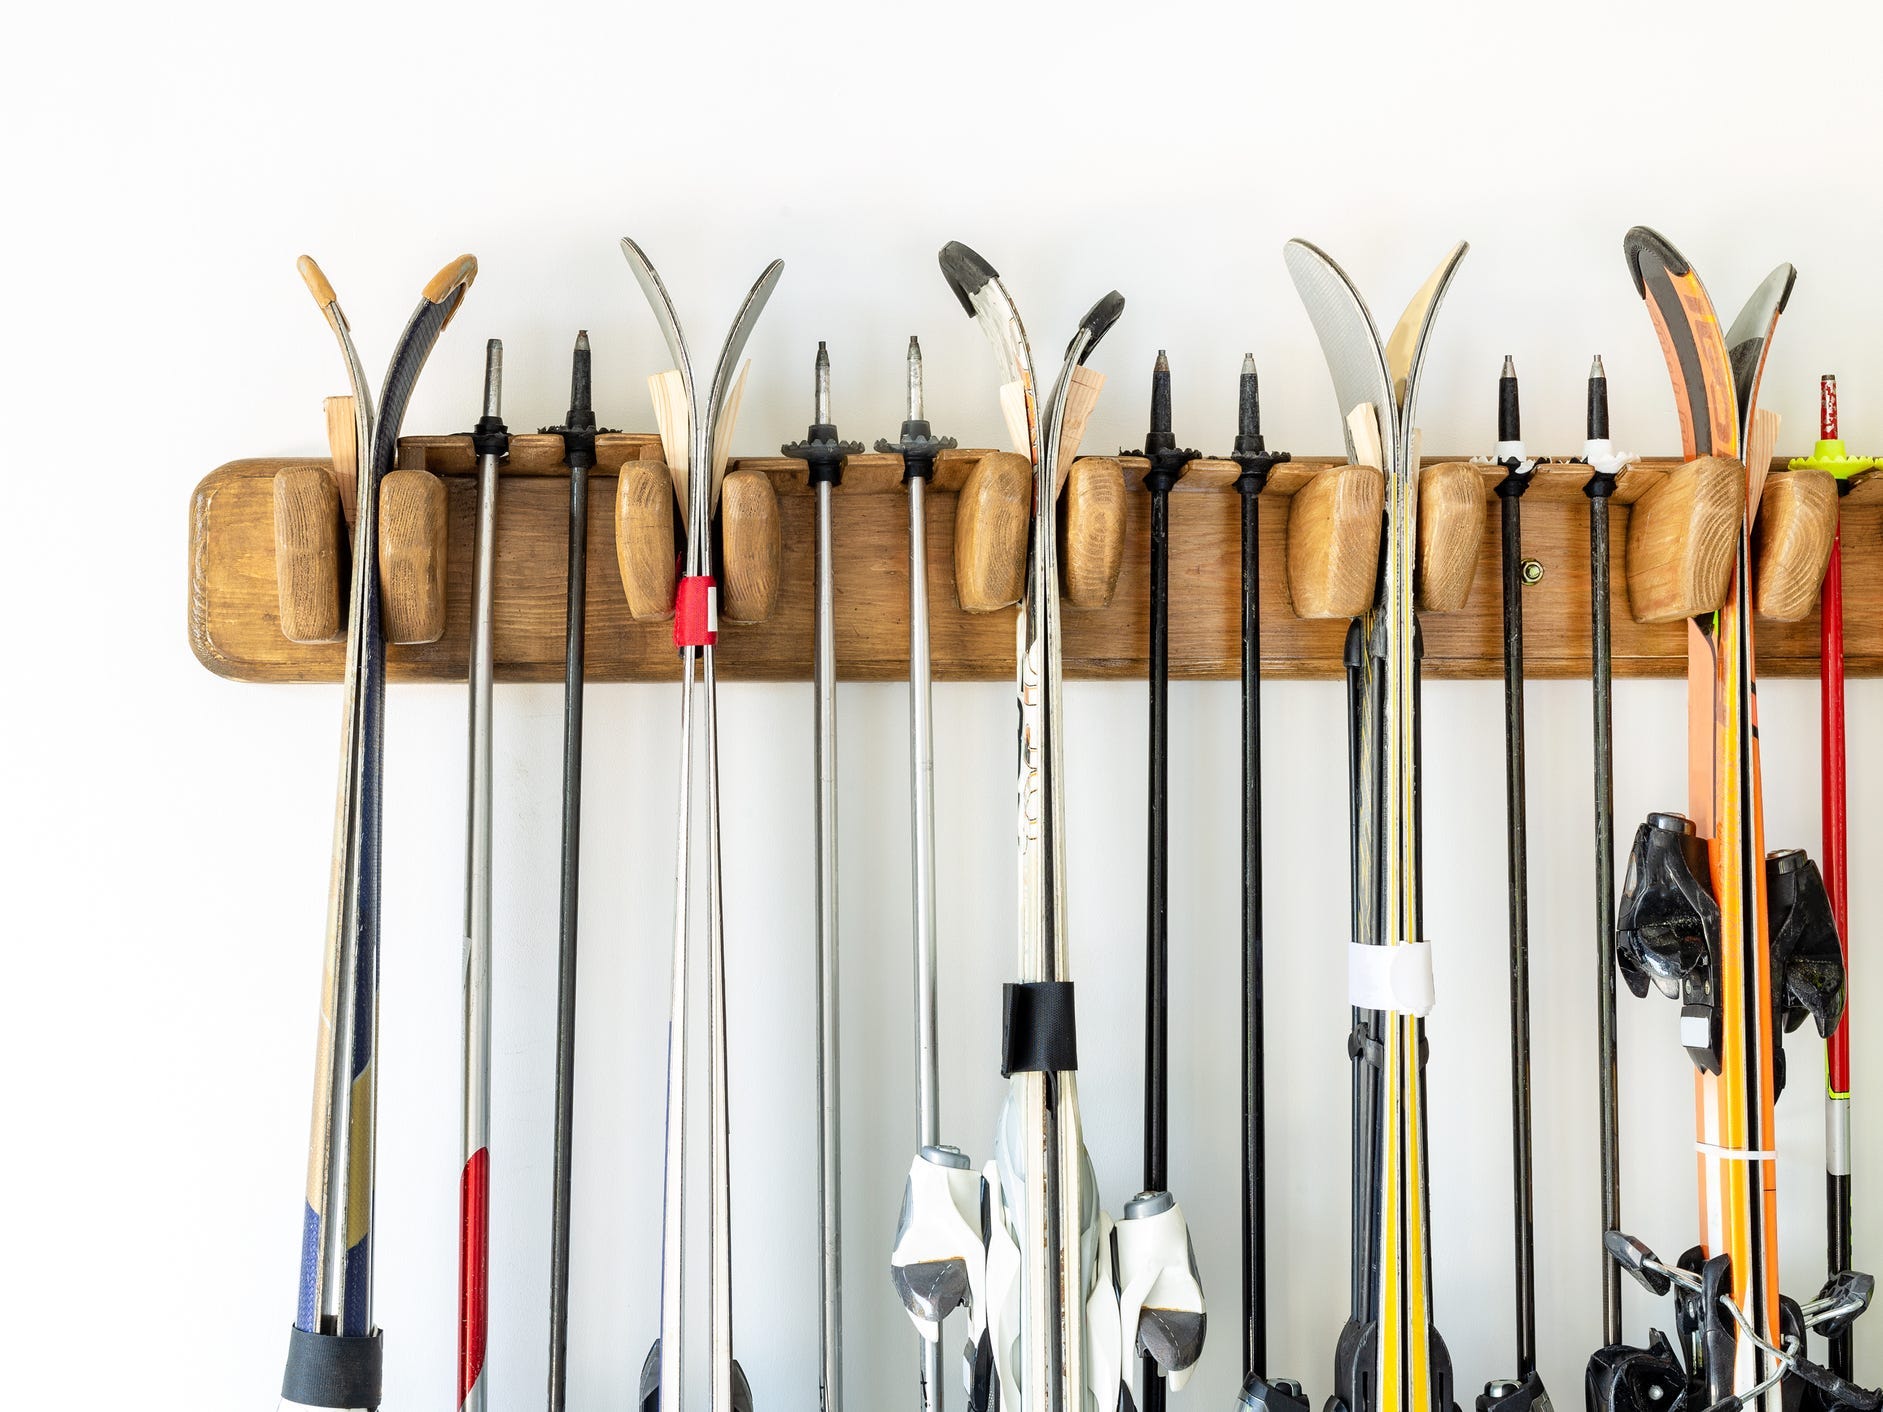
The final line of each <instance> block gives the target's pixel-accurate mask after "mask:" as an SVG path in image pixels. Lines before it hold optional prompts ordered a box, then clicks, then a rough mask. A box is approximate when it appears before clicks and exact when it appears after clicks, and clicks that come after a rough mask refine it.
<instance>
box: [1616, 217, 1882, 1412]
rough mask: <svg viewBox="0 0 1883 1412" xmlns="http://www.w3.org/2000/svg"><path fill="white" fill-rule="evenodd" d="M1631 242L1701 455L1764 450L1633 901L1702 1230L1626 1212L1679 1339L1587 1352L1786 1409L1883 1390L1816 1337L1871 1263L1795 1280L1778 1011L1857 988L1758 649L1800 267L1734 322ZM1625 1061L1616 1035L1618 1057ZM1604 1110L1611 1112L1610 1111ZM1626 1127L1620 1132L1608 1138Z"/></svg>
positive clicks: (1628, 1405)
mask: <svg viewBox="0 0 1883 1412" xmlns="http://www.w3.org/2000/svg"><path fill="white" fill-rule="evenodd" d="M1623 253H1624V255H1625V257H1626V259H1627V262H1628V266H1629V271H1630V273H1631V274H1632V276H1633V277H1634V282H1635V288H1636V291H1637V292H1638V293H1639V294H1640V295H1641V297H1642V298H1643V300H1644V301H1645V302H1646V304H1647V308H1648V313H1649V316H1650V318H1651V319H1652V320H1653V322H1654V326H1655V331H1656V333H1657V334H1658V335H1659V338H1660V342H1661V347H1662V351H1663V353H1664V354H1665V355H1666V361H1667V366H1668V372H1669V374H1670V376H1671V378H1672V380H1673V384H1674V392H1675V400H1676V403H1677V406H1678V410H1679V413H1680V427H1681V443H1682V450H1683V453H1684V454H1685V455H1686V456H1687V457H1688V458H1689V459H1691V458H1694V457H1698V456H1721V457H1739V458H1741V459H1743V460H1744V461H1745V463H1746V465H1747V467H1748V468H1749V470H1750V474H1749V476H1748V478H1747V509H1746V513H1745V515H1744V516H1743V517H1742V518H1741V520H1740V524H1739V531H1738V542H1737V545H1736V547H1735V562H1734V568H1733V573H1732V578H1731V583H1730V586H1729V589H1728V593H1727V598H1726V601H1725V603H1724V605H1723V606H1722V607H1721V608H1720V609H1719V610H1718V612H1716V613H1713V614H1711V615H1708V616H1707V617H1704V618H1699V619H1695V620H1694V621H1693V622H1692V624H1691V625H1690V628H1689V635H1688V650H1689V657H1688V660H1689V668H1688V692H1689V720H1690V734H1689V792H1690V797H1689V805H1688V807H1689V809H1690V810H1691V812H1692V817H1691V818H1689V817H1686V816H1683V815H1679V814H1671V813H1666V814H1652V815H1650V816H1649V818H1648V821H1647V822H1646V823H1645V824H1643V825H1642V826H1641V828H1640V829H1639V830H1638V831H1637V832H1636V835H1635V839H1634V844H1633V847H1632V849H1631V851H1630V855H1629V861H1628V875H1627V880H1626V883H1625V886H1624V889H1623V894H1622V898H1621V902H1620V907H1619V910H1618V914H1617V916H1616V920H1615V927H1616V949H1617V960H1618V962H1619V965H1620V968H1621V975H1622V978H1623V979H1624V980H1626V981H1627V983H1628V985H1629V987H1630V989H1631V990H1633V991H1634V993H1635V994H1636V995H1645V994H1646V993H1647V991H1648V988H1649V987H1650V985H1653V986H1655V987H1657V988H1659V989H1660V990H1661V991H1662V992H1663V993H1665V994H1668V995H1670V996H1673V997H1676V998H1678V999H1679V1000H1680V1002H1681V1016H1680V1038H1681V1042H1682V1044H1683V1045H1684V1046H1685V1047H1686V1049H1687V1052H1688V1054H1689V1056H1690V1057H1691V1058H1692V1059H1693V1061H1694V1066H1695V1071H1696V1072H1695V1084H1694V1092H1695V1128H1696V1141H1695V1149H1696V1154H1697V1157H1698V1171H1699V1178H1700V1213H1701V1240H1700V1243H1699V1244H1697V1245H1696V1246H1694V1247H1693V1248H1692V1249H1690V1250H1689V1251H1687V1252H1686V1253H1685V1254H1684V1255H1682V1256H1681V1257H1680V1258H1679V1259H1678V1260H1677V1261H1674V1262H1672V1263H1668V1262H1664V1261H1662V1260H1660V1259H1659V1258H1658V1257H1657V1256H1655V1255H1654V1253H1653V1252H1652V1251H1650V1250H1649V1249H1648V1248H1647V1247H1646V1246H1645V1245H1643V1244H1641V1243H1640V1242H1639V1241H1636V1240H1634V1239H1633V1238H1632V1237H1629V1236H1627V1235H1625V1234H1623V1233H1622V1232H1621V1231H1620V1230H1619V1229H1615V1228H1612V1227H1611V1228H1610V1229H1609V1230H1608V1231H1607V1232H1606V1233H1605V1237H1604V1239H1605V1244H1606V1247H1607V1249H1608V1252H1609V1254H1610V1256H1611V1257H1612V1258H1613V1259H1614V1260H1615V1261H1616V1262H1617V1263H1618V1264H1619V1265H1620V1266H1621V1267H1622V1268H1623V1269H1625V1270H1627V1271H1628V1272H1629V1273H1630V1274H1632V1275H1633V1276H1634V1277H1635V1278H1636V1279H1637V1280H1639V1281H1640V1282H1641V1283H1642V1284H1643V1285H1644V1286H1646V1287H1647V1288H1648V1289H1649V1290H1650V1291H1652V1292H1654V1293H1656V1294H1667V1293H1669V1292H1670V1291H1676V1292H1677V1296H1676V1303H1675V1322H1676V1329H1677V1336H1678V1339H1679V1349H1678V1352H1677V1351H1676V1348H1675V1346H1674V1344H1673V1343H1670V1341H1669V1340H1668V1339H1667V1337H1666V1336H1665V1335H1664V1334H1663V1333H1661V1332H1660V1331H1658V1330H1656V1331H1655V1332H1654V1333H1653V1335H1652V1337H1651V1339H1650V1341H1649V1343H1648V1344H1647V1346H1645V1347H1630V1346H1627V1345H1625V1344H1622V1343H1620V1342H1619V1340H1616V1341H1612V1342H1611V1343H1610V1344H1609V1345H1608V1346H1606V1347H1604V1348H1602V1349H1600V1350H1599V1351H1598V1352H1597V1353H1596V1354H1595V1355H1594V1357H1593V1358H1592V1359H1591V1360H1590V1363H1589V1371H1588V1395H1589V1402H1590V1406H1591V1408H1592V1409H1596V1412H1646V1409H1649V1408H1653V1409H1657V1412H1699V1409H1703V1408H1708V1409H1710V1408H1715V1407H1719V1406H1723V1405H1728V1404H1730V1405H1732V1406H1734V1407H1737V1408H1743V1409H1748V1412H1751V1409H1758V1412H1781V1409H1785V1412H1790V1409H1793V1408H1795V1407H1796V1406H1797V1405H1798V1399H1799V1398H1800V1397H1808V1398H1809V1400H1810V1402H1811V1403H1812V1404H1813V1405H1814V1406H1817V1407H1825V1408H1831V1407H1835V1408H1853V1409H1854V1408H1865V1409H1873V1408H1876V1407H1878V1406H1883V1395H1879V1394H1877V1393H1874V1392H1870V1391H1868V1390H1866V1389H1863V1388H1859V1387H1857V1386H1856V1385H1854V1384H1853V1383H1851V1382H1850V1381H1849V1380H1848V1379H1846V1378H1844V1377H1842V1376H1840V1375H1838V1374H1837V1373H1835V1372H1833V1371H1832V1370H1831V1369H1829V1368H1827V1367H1823V1366H1820V1365H1818V1364H1815V1363H1813V1362H1811V1361H1810V1360H1809V1359H1808V1358H1807V1357H1806V1335H1807V1331H1808V1330H1816V1331H1818V1332H1820V1333H1822V1334H1824V1335H1826V1336H1827V1337H1830V1338H1832V1339H1836V1338H1838V1337H1839V1336H1840V1335H1841V1334H1843V1333H1844V1332H1846V1331H1847V1330H1848V1327H1849V1324H1850V1323H1851V1321H1852V1320H1854V1319H1855V1318H1856V1316H1857V1315H1858V1314H1860V1313H1861V1312H1862V1311H1863V1309H1864V1307H1865V1306H1866V1305H1867V1303H1868V1299H1869V1279H1868V1277H1867V1276H1862V1275H1858V1274H1855V1273H1854V1272H1850V1271H1833V1272H1832V1275H1831V1278H1830V1280H1829V1281H1828V1282H1827V1283H1826V1285H1825V1286H1824V1288H1823V1290H1822V1291H1820V1293H1819V1295H1818V1296H1817V1297H1816V1298H1814V1299H1812V1300H1810V1301H1808V1302H1807V1303H1805V1304H1803V1305H1800V1304H1798V1303H1795V1302H1793V1301H1791V1300H1789V1299H1785V1298H1783V1297H1782V1296H1781V1295H1780V1293H1779V1288H1778V1221H1777V1217H1778V1201H1777V1198H1778V1183H1777V1165H1776V1164H1777V1152H1776V1150H1775V1148H1776V1131H1775V1123H1774V1116H1773V1104H1774V1102H1775V1100H1776V1098H1777V1096H1778V1092H1779V1090H1780V1088H1781V1087H1782V1085H1783V1083H1784V1056H1783V1053H1782V1051H1781V1049H1780V1033H1781V1029H1791V1028H1795V1027H1796V1026H1797V1025H1798V1024H1800V1023H1802V1022H1803V1020H1804V1019H1805V1017H1806V1016H1807V1015H1809V1016H1810V1017H1811V1018H1813V1019H1814V1020H1815V1021H1816V1024H1817V1027H1818V1030H1819V1032H1820V1033H1821V1034H1823V1035H1825V1036H1827V1037H1828V1035H1829V1034H1830V1032H1831V1031H1832V1029H1833V1028H1834V1027H1835V1025H1836V1023H1837V1021H1838V1018H1839V1016H1840V1014H1841V1012H1842V1008H1843V974H1842V964H1841V956H1840V952H1839V945H1838V938H1837V932H1836V927H1835V924H1834V921H1833V919H1832V913H1831V907H1830V902H1829V899H1828V897H1827V896H1826V894H1825V891H1824V885H1823V881H1822V879H1821V878H1820V877H1819V874H1818V870H1817V867H1816V865H1815V864H1813V863H1811V862H1810V860H1809V859H1807V858H1805V856H1804V855H1803V854H1802V853H1801V852H1799V851H1798V850H1795V849H1789V850H1780V851H1778V852H1774V853H1771V854H1769V855H1768V854H1767V853H1766V851H1765V839H1764V818H1763V808H1762V800H1761V781H1760V761H1759V738H1758V715H1757V696H1756V678H1755V664H1754V655H1753V612H1752V603H1753V584H1752V573H1753V561H1752V550H1751V524H1752V515H1753V513H1754V512H1755V511H1756V509H1757V506H1758V504H1759V496H1760V489H1761V485H1762V482H1763V480H1764V474H1765V471H1766V470H1767V468H1768V467H1769V466H1770V465H1771V460H1772V452H1773V449H1774V445H1775V443H1776V440H1777V421H1778V419H1777V417H1776V416H1775V415H1774V414H1772V413H1768V412H1762V411H1760V410H1759V408H1758V392H1759V381H1760V375H1761V373H1762V372H1763V370H1764V365H1765V358H1766V354H1767V352H1768V350H1769V346H1770V342H1771V337H1772V333H1773V330H1774V329H1775V327H1776V325H1777V322H1778V317H1779V315H1780V314H1781V313H1782V312H1783V311H1784V308H1785V304H1786V301H1787V299H1788V298H1789V297H1790V294H1791V288H1792V282H1793V280H1794V279H1795V277H1796V275H1795V271H1794V270H1793V269H1792V267H1791V266H1790V265H1781V266H1779V267H1778V268H1777V269H1776V270H1774V271H1773V272H1772V274H1771V275H1769V276H1768V277H1767V278H1766V279H1765V281H1764V282H1763V283H1762V284H1761V285H1760V286H1759V287H1758V289H1757V290H1755V291H1754V293H1753V295H1752V297H1751V298H1750V299H1749V300H1748V301H1747V303H1746V305H1745V307H1744V308H1743V309H1742V310H1741V311H1740V313H1739V315H1738V317H1737V318H1736V319H1735V320H1734V321H1733V323H1732V325H1731V327H1730V328H1729V329H1726V330H1724V331H1722V329H1721V327H1720V324H1719V320H1718V318H1717V316H1716V315H1715V314H1714V312H1713V306H1712V301H1711V300H1710V299H1709V298H1708V296H1707V293H1706V290H1705V288H1704V286H1703V285H1702V284H1701V283H1700V279H1699V276H1698V275H1697V274H1696V273H1695V271H1694V270H1693V268H1692V266H1691V265H1690V264H1689V263H1688V262H1687V261H1686V259H1685V258H1684V257H1682V256H1681V254H1680V253H1679V252H1678V251H1677V250H1675V249H1674V247H1673V246H1672V245H1671V244H1669V243H1668V242H1667V241H1666V240H1665V239H1664V238H1663V237H1661V236H1660V235H1658V234H1656V233H1655V232H1654V231H1651V230H1648V229H1646V228H1645V227H1636V228H1635V229H1633V230H1631V231H1629V232H1628V235H1627V237H1626V238H1625V240H1624V241H1623ZM1605 1062H1609V1063H1612V1054H1611V1055H1608V1056H1605ZM1613 1116H1614V1115H1613V1112H1612V1110H1609V1109H1606V1107H1605V1113H1604V1118H1605V1122H1612V1121H1613ZM1610 1141H1612V1134H1607V1133H1605V1142H1610Z"/></svg>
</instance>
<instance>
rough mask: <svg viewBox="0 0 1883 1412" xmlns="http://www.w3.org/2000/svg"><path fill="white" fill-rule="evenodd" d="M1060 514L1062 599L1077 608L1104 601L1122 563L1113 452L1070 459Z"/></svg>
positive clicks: (1121, 502)
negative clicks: (1061, 528) (1063, 587)
mask: <svg viewBox="0 0 1883 1412" xmlns="http://www.w3.org/2000/svg"><path fill="white" fill-rule="evenodd" d="M1064 516H1065V518H1064V520H1063V530H1062V533H1061V542H1060V554H1059V563H1060V570H1061V572H1062V573H1063V575H1064V577H1065V593H1066V601H1067V602H1068V603H1070V604H1072V606H1073V607H1075V608H1104V607H1108V606H1109V605H1110V604H1111V600H1112V594H1113V593H1115V592H1116V591H1117V589H1118V573H1119V570H1121V569H1122V568H1123V567H1124V563H1125V473H1124V468H1123V467H1122V466H1120V465H1119V464H1118V459H1117V457H1115V456H1082V457H1080V458H1079V459H1078V460H1076V461H1074V462H1073V463H1072V467H1071V469H1070V470H1069V471H1068V472H1067V478H1066V493H1065V509H1064ZM1021 557H1022V559H1024V558H1025V551H1024V549H1023V550H1022V554H1021ZM1022 567H1023V569H1024V564H1023V565H1022Z"/></svg>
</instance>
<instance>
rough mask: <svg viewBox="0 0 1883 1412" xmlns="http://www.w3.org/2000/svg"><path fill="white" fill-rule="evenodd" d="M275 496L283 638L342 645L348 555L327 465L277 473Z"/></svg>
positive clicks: (277, 582)
mask: <svg viewBox="0 0 1883 1412" xmlns="http://www.w3.org/2000/svg"><path fill="white" fill-rule="evenodd" d="M339 400H341V401H347V400H348V399H346V398H341V399H339ZM351 415H352V414H351V412H350V411H349V413H348V416H349V417H351ZM274 497H275V506H274V508H275V591H276V596H277V598H278V600H279V603H280V614H281V635H282V636H283V637H285V638H287V639H288V641H289V642H337V641H339V640H340V638H342V637H343V636H345V635H346V612H347V605H346V559H347V556H346V554H345V552H344V550H343V547H342V546H343V545H344V544H345V542H346V526H345V521H344V520H343V519H342V517H341V514H340V492H339V490H338V488H337V487H336V486H335V484H334V478H333V476H332V475H331V474H330V473H329V472H328V471H327V469H326V468H325V467H323V466H290V467H288V468H287V469H286V470H282V471H277V472H275V479H274Z"/></svg>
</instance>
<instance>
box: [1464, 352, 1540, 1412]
mask: <svg viewBox="0 0 1883 1412" xmlns="http://www.w3.org/2000/svg"><path fill="white" fill-rule="evenodd" d="M1495 460H1496V462H1497V464H1498V465H1500V466H1502V467H1503V468H1504V478H1503V479H1502V480H1501V481H1499V482H1498V483H1497V498H1498V506H1499V512H1500V514H1499V518H1500V520H1501V523H1502V526H1503V544H1502V555H1501V558H1502V564H1503V606H1504V788H1505V816H1506V825H1505V826H1506V835H1505V837H1506V849H1507V858H1508V867H1509V886H1508V892H1509V897H1510V1129H1511V1140H1510V1148H1511V1211H1512V1217H1513V1224H1514V1226H1515V1230H1514V1232H1513V1242H1512V1244H1513V1249H1514V1259H1513V1261H1512V1267H1513V1276H1514V1278H1513V1283H1514V1285H1515V1292H1516V1330H1517V1371H1516V1376H1515V1377H1514V1378H1508V1379H1506V1378H1496V1379H1493V1380H1492V1381H1490V1382H1488V1383H1486V1384H1485V1385H1484V1391H1483V1393H1482V1394H1481V1395H1480V1396H1479V1397H1478V1404H1477V1405H1478V1412H1522V1409H1527V1408H1530V1407H1532V1406H1533V1405H1535V1404H1537V1403H1539V1402H1540V1403H1542V1404H1543V1405H1544V1406H1546V1407H1547V1406H1548V1396H1547V1394H1546V1393H1545V1392H1544V1391H1543V1380H1542V1379H1541V1378H1540V1377H1538V1375H1537V1370H1536V1219H1535V1206H1534V1199H1535V1198H1534V1192H1535V1185H1534V1183H1533V1181H1532V1180H1531V1169H1532V1152H1531V1140H1530V884H1529V863H1528V845H1527V840H1526V831H1527V829H1526V825H1527V813H1528V810H1527V805H1526V804H1525V801H1524V748H1523V739H1524V737H1523V590H1524V586H1525V585H1526V584H1532V583H1535V582H1537V580H1538V579H1540V578H1542V576H1543V571H1542V566H1541V565H1539V564H1538V563H1536V561H1535V560H1531V559H1525V558H1524V557H1523V512H1522V508H1521V507H1522V502H1523V493H1524V491H1526V490H1528V489H1529V488H1530V482H1531V478H1532V473H1533V472H1534V471H1535V469H1536V462H1534V461H1532V460H1530V459H1529V458H1528V457H1526V456H1525V455H1524V454H1523V428H1522V417H1521V415H1520V412H1519V407H1518V401H1517V367H1516V364H1515V363H1514V362H1512V360H1511V359H1510V358H1509V357H1506V358H1505V359H1504V369H1503V372H1502V374H1501V375H1500V376H1499V377H1498V380H1497V454H1496V457H1495Z"/></svg>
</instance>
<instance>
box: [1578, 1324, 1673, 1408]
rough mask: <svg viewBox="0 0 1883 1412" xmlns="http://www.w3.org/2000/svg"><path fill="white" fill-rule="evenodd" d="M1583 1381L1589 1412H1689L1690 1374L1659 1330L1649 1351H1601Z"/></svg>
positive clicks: (1616, 1348) (1650, 1339) (1620, 1347)
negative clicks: (1688, 1378) (1688, 1387)
mask: <svg viewBox="0 0 1883 1412" xmlns="http://www.w3.org/2000/svg"><path fill="white" fill-rule="evenodd" d="M1583 1381H1584V1392H1585V1395H1586V1397H1587V1400H1588V1406H1589V1412H1688V1408H1687V1370H1686V1369H1685V1368H1683V1367H1681V1364H1680V1359H1679V1357H1678V1356H1677V1355H1676V1354H1675V1352H1674V1346H1673V1345H1672V1344H1670V1343H1669V1342H1668V1341H1667V1335H1666V1334H1664V1333H1662V1332H1661V1331H1660V1330H1659V1329H1655V1330H1654V1331H1653V1333H1651V1334H1650V1335H1649V1337H1648V1346H1647V1347H1646V1348H1629V1347H1626V1346H1624V1345H1621V1344H1615V1345H1613V1346H1611V1347H1609V1348H1604V1349H1601V1350H1599V1351H1598V1352H1597V1353H1596V1354H1595V1356H1594V1357H1593V1358H1591V1359H1590V1360H1589V1370H1588V1373H1587V1374H1586V1375H1585V1377H1584V1380H1583Z"/></svg>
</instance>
